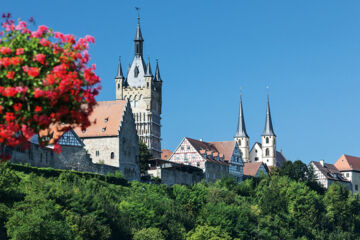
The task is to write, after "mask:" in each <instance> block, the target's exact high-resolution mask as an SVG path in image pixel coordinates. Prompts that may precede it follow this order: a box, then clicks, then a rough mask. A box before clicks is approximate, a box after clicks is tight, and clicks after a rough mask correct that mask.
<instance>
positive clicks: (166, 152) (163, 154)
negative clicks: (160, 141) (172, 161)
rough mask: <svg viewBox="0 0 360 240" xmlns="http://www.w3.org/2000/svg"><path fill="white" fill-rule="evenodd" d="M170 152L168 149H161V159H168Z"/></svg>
mask: <svg viewBox="0 0 360 240" xmlns="http://www.w3.org/2000/svg"><path fill="white" fill-rule="evenodd" d="M172 154H173V152H172V151H170V150H169V149H162V150H161V159H162V160H169V158H170V157H171V155H172Z"/></svg>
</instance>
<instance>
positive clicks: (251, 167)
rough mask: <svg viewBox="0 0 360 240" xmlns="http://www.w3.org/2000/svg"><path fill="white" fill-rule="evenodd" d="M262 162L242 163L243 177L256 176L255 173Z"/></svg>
mask: <svg viewBox="0 0 360 240" xmlns="http://www.w3.org/2000/svg"><path fill="white" fill-rule="evenodd" d="M261 164H262V162H251V163H250V162H246V163H244V170H243V171H244V175H247V176H253V177H255V176H256V173H257V172H258V171H259V168H260V166H261Z"/></svg>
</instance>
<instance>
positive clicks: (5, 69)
mask: <svg viewBox="0 0 360 240" xmlns="http://www.w3.org/2000/svg"><path fill="white" fill-rule="evenodd" d="M3 18H4V20H5V21H4V23H2V28H3V29H2V31H1V32H0V80H1V83H0V145H3V146H4V145H6V146H13V147H15V146H17V145H20V144H22V145H23V144H26V143H27V141H28V140H29V139H30V138H31V137H32V136H34V135H35V134H36V133H38V132H39V131H40V130H43V129H47V128H48V127H49V126H50V125H51V124H66V125H67V126H69V128H71V127H74V126H80V127H82V128H83V129H85V128H86V127H88V126H89V125H90V122H89V120H88V117H89V115H90V114H91V112H92V110H93V107H94V106H95V104H96V101H95V96H96V95H97V94H98V92H99V90H100V85H99V83H100V78H99V77H98V76H97V75H96V74H95V72H94V71H95V65H92V66H91V67H88V66H87V64H88V62H89V54H88V48H89V44H90V43H94V38H93V37H91V36H85V37H84V38H80V39H76V38H75V37H74V36H73V35H70V34H63V33H59V32H54V31H53V30H52V29H50V28H48V27H46V26H39V27H38V28H37V29H35V30H33V31H31V30H30V28H29V27H28V26H27V23H26V22H24V21H19V22H18V24H17V25H15V22H14V21H13V20H11V19H10V15H9V14H4V15H3ZM40 143H41V144H46V142H40ZM54 149H56V150H57V151H58V150H59V146H58V145H55V148H54Z"/></svg>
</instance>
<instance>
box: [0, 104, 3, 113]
mask: <svg viewBox="0 0 360 240" xmlns="http://www.w3.org/2000/svg"><path fill="white" fill-rule="evenodd" d="M3 109H4V107H3V106H1V105H0V114H1V113H2V110H3Z"/></svg>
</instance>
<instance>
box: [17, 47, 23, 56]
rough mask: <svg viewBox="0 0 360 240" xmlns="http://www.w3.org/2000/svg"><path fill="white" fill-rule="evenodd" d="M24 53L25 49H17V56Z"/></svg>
mask: <svg viewBox="0 0 360 240" xmlns="http://www.w3.org/2000/svg"><path fill="white" fill-rule="evenodd" d="M23 53H24V49H23V48H18V49H16V55H21V54H23Z"/></svg>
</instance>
